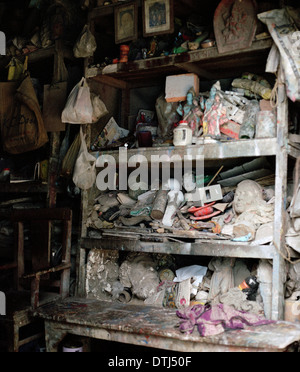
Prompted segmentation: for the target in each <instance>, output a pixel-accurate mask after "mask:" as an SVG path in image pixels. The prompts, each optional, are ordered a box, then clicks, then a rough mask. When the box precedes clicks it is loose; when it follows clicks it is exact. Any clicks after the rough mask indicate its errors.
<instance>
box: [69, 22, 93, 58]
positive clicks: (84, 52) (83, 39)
mask: <svg viewBox="0 0 300 372" xmlns="http://www.w3.org/2000/svg"><path fill="white" fill-rule="evenodd" d="M96 49H97V42H96V39H95V36H94V35H93V34H92V33H91V31H90V29H89V26H88V25H85V26H84V27H83V30H82V31H81V33H80V35H79V37H78V39H77V41H76V43H75V45H74V48H73V52H74V56H75V57H76V58H88V57H92V56H93V54H94V52H95V51H96Z"/></svg>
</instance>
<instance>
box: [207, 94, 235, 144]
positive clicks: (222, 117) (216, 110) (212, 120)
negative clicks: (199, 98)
mask: <svg viewBox="0 0 300 372" xmlns="http://www.w3.org/2000/svg"><path fill="white" fill-rule="evenodd" d="M208 103H209V106H210V102H208ZM206 106H207V105H206ZM209 106H208V107H209ZM228 121H229V119H228V117H227V113H226V108H225V107H224V105H223V103H222V100H221V96H220V95H219V93H216V95H215V99H214V102H213V104H212V105H211V107H210V108H209V109H208V110H207V108H206V111H205V114H204V117H203V134H204V135H205V136H212V137H220V136H221V132H220V126H221V125H223V124H225V123H227V122H228Z"/></svg>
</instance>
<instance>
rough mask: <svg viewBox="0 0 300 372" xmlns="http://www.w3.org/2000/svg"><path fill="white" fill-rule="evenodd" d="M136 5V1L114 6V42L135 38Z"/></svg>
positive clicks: (136, 24)
mask: <svg viewBox="0 0 300 372" xmlns="http://www.w3.org/2000/svg"><path fill="white" fill-rule="evenodd" d="M137 38H138V5H137V2H136V1H133V2H131V3H126V4H124V5H120V6H116V7H115V42H116V44H121V43H125V42H127V41H133V40H137Z"/></svg>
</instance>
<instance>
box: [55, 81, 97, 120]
mask: <svg viewBox="0 0 300 372" xmlns="http://www.w3.org/2000/svg"><path fill="white" fill-rule="evenodd" d="M61 119H62V122H63V123H69V124H91V123H92V122H93V105H92V101H91V93H90V88H89V86H88V84H87V81H86V79H85V78H82V79H81V80H80V82H79V83H78V84H76V85H75V87H74V88H73V90H72V92H71V93H70V95H69V97H68V100H67V103H66V106H65V108H64V110H63V112H62V116H61Z"/></svg>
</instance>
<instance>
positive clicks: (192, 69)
mask: <svg viewBox="0 0 300 372" xmlns="http://www.w3.org/2000/svg"><path fill="white" fill-rule="evenodd" d="M175 66H176V67H178V68H182V69H183V70H185V71H186V72H188V73H194V74H196V75H198V76H200V77H202V78H205V79H208V80H215V79H216V75H214V74H211V73H209V72H208V71H206V70H204V69H202V68H201V67H199V66H197V65H196V64H195V63H176V64H175Z"/></svg>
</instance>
